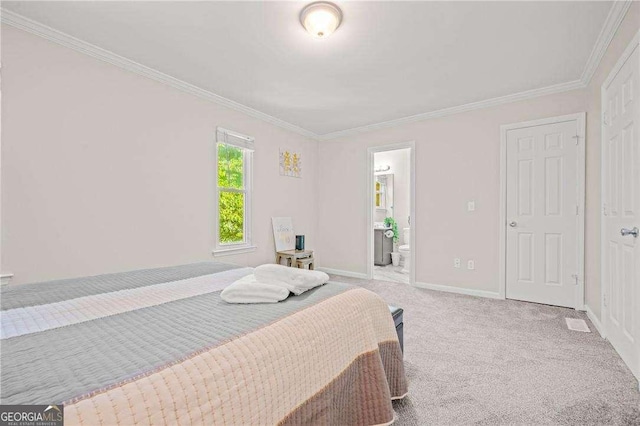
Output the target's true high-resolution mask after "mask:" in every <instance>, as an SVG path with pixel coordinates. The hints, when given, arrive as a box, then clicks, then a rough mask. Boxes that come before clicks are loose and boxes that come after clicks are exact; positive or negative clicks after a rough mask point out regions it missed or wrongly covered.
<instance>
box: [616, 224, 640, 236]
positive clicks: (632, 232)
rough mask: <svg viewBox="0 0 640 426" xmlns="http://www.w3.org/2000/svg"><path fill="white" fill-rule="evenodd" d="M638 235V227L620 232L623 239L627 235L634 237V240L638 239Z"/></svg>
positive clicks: (623, 229)
mask: <svg viewBox="0 0 640 426" xmlns="http://www.w3.org/2000/svg"><path fill="white" fill-rule="evenodd" d="M638 233H640V231H639V230H638V227H637V226H634V227H633V229H627V228H622V229H621V230H620V235H622V236H623V237H626V236H627V235H633V238H638Z"/></svg>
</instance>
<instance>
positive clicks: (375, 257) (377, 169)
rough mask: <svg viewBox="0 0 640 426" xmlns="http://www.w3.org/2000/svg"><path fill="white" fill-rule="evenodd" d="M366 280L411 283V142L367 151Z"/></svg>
mask: <svg viewBox="0 0 640 426" xmlns="http://www.w3.org/2000/svg"><path fill="white" fill-rule="evenodd" d="M367 182H368V188H369V191H368V193H369V197H368V199H369V203H368V206H367V217H368V218H369V220H368V221H367V238H368V241H367V243H368V244H367V247H368V256H367V259H368V265H367V276H368V277H369V279H375V280H380V281H389V282H397V283H403V284H411V285H413V284H414V283H415V252H416V251H415V246H416V244H415V243H414V242H415V238H414V236H415V214H414V213H415V189H414V187H415V143H414V142H405V143H400V144H394V145H385V146H379V147H372V148H369V150H368V168H367Z"/></svg>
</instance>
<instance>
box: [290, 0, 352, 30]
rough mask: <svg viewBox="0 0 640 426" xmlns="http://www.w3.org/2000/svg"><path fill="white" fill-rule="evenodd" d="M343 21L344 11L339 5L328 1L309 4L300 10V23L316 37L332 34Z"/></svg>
mask: <svg viewBox="0 0 640 426" xmlns="http://www.w3.org/2000/svg"><path fill="white" fill-rule="evenodd" d="M340 22H342V11H341V10H340V8H339V7H338V6H336V5H335V4H333V3H329V2H327V1H317V2H315V3H311V4H308V5H307V6H306V7H305V8H304V9H302V12H300V23H301V24H302V26H303V27H304V28H305V29H306V30H307V31H308V32H309V34H311V35H312V36H314V37H316V38H325V37H328V36H329V35H331V33H333V32H334V31H335V30H336V29H337V28H338V27H339V26H340Z"/></svg>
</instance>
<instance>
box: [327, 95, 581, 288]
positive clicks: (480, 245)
mask: <svg viewBox="0 0 640 426" xmlns="http://www.w3.org/2000/svg"><path fill="white" fill-rule="evenodd" d="M584 105H585V93H584V92H583V91H574V92H566V93H562V94H558V95H554V96H547V97H543V98H538V99H534V100H530V101H526V102H519V103H513V104H508V105H503V106H500V107H495V108H487V109H482V110H476V111H472V112H467V113H463V114H457V115H453V116H449V117H445V118H439V119H433V120H426V121H421V122H417V123H412V124H409V125H404V126H399V127H395V128H390V129H385V130H380V131H375V132H370V133H366V134H361V135H358V136H354V137H349V138H344V139H337V140H331V141H323V142H320V144H319V163H318V164H319V170H318V172H319V174H320V176H322V177H323V178H322V184H321V185H320V186H319V190H320V194H319V201H320V203H319V229H322V233H320V234H319V235H318V247H319V252H318V259H319V264H321V265H322V266H325V267H329V268H333V269H338V270H346V271H351V272H357V273H366V270H367V259H366V253H367V250H366V241H367V239H366V233H367V232H368V227H367V224H366V223H365V222H366V221H363V220H362V218H363V217H364V214H365V212H366V209H367V208H369V207H368V206H367V172H366V170H367V148H368V147H370V146H379V145H386V144H394V143H398V142H405V141H411V140H415V142H416V153H415V154H416V217H415V218H412V226H414V227H415V231H416V242H415V244H412V246H413V248H414V249H415V251H416V281H418V282H423V283H431V284H443V285H449V286H457V287H463V288H468V289H474V290H484V291H493V292H497V291H498V210H499V209H498V207H499V185H500V158H499V152H500V125H502V124H506V123H513V122H518V121H525V120H532V119H535V118H541V117H548V116H553V115H562V114H569V113H573V112H579V111H583V110H584ZM470 200H474V201H475V203H476V210H475V211H474V212H471V213H470V212H467V202H468V201H470ZM338 206H339V207H340V208H338ZM336 224H340V226H336ZM331 225H333V226H331ZM456 257H459V258H462V259H463V263H464V264H466V261H467V260H469V259H473V260H475V270H473V271H468V270H466V269H463V268H461V269H455V268H454V267H453V259H454V258H456Z"/></svg>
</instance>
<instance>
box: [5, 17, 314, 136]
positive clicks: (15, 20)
mask: <svg viewBox="0 0 640 426" xmlns="http://www.w3.org/2000/svg"><path fill="white" fill-rule="evenodd" d="M0 15H1V21H2V23H4V24H8V25H11V26H13V27H16V28H19V29H21V30H24V31H27V32H29V33H31V34H35V35H37V36H40V37H42V38H45V39H47V40H49V41H53V42H54V43H58V44H60V45H62V46H65V47H68V48H70V49H73V50H76V51H78V52H80V53H84V54H85V55H89V56H91V57H93V58H95V59H99V60H101V61H104V62H108V63H110V64H112V65H115V66H117V67H120V68H122V69H125V70H127V71H131V72H133V73H136V74H138V75H141V76H143V77H147V78H151V79H153V80H156V81H159V82H161V83H164V84H167V85H169V86H171V87H174V88H176V89H179V90H181V91H183V92H185V93H189V94H191V95H194V96H197V97H199V98H202V99H206V100H208V101H211V102H214V103H216V104H218V105H222V106H224V107H227V108H229V109H233V110H235V111H239V112H242V113H244V114H247V115H249V116H251V117H254V118H258V119H260V120H263V121H266V122H267V123H270V124H273V125H275V126H278V127H281V128H283V129H286V130H289V131H292V132H294V133H298V134H300V135H302V136H306V137H308V138H312V139H317V138H318V135H316V134H315V133H313V132H310V131H309V130H306V129H303V128H301V127H298V126H296V125H294V124H291V123H288V122H286V121H284V120H280V119H279V118H276V117H273V116H271V115H269V114H265V113H263V112H261V111H258V110H256V109H253V108H251V107H248V106H246V105H243V104H241V103H239V102H235V101H232V100H231V99H227V98H225V97H222V96H220V95H216V94H215V93H212V92H210V91H208V90H205V89H202V88H200V87H197V86H195V85H193V84H191V83H187V82H186V81H182V80H179V79H177V78H175V77H172V76H170V75H168V74H165V73H163V72H160V71H158V70H155V69H153V68H150V67H147V66H145V65H142V64H140V63H138V62H135V61H132V60H131V59H127V58H125V57H123V56H120V55H118V54H116V53H113V52H111V51H109V50H106V49H103V48H101V47H98V46H96V45H93V44H91V43H88V42H86V41H84V40H80V39H78V38H76V37H73V36H71V35H69V34H66V33H63V32H62V31H58V30H56V29H54V28H51V27H48V26H46V25H44V24H42V23H40V22H37V21H34V20H32V19H29V18H27V17H25V16H22V15H20V14H17V13H15V12H12V11H10V10H7V9H5V8H2V9H0Z"/></svg>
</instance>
